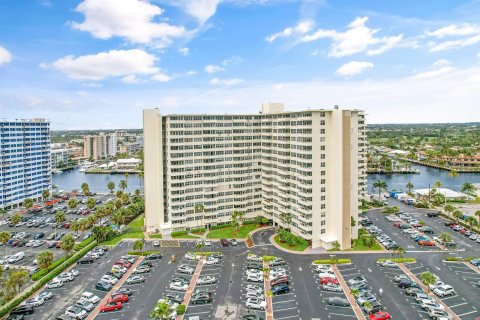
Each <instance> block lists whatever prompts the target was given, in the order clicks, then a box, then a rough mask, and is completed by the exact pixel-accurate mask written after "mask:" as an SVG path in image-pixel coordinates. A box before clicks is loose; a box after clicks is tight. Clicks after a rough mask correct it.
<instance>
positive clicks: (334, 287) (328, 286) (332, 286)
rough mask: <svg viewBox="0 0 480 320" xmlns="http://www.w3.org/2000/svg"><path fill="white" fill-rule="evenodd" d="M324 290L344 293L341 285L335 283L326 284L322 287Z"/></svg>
mask: <svg viewBox="0 0 480 320" xmlns="http://www.w3.org/2000/svg"><path fill="white" fill-rule="evenodd" d="M322 290H324V291H332V292H342V291H343V289H342V287H341V286H340V285H338V284H335V283H325V284H323V285H322Z"/></svg>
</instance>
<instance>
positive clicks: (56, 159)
mask: <svg viewBox="0 0 480 320" xmlns="http://www.w3.org/2000/svg"><path fill="white" fill-rule="evenodd" d="M81 151H82V148H79V147H75V148H62V149H52V150H51V155H52V170H54V169H61V168H63V167H66V166H69V165H70V164H71V162H72V159H73V158H74V157H76V155H78V152H81Z"/></svg>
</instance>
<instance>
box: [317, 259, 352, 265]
mask: <svg viewBox="0 0 480 320" xmlns="http://www.w3.org/2000/svg"><path fill="white" fill-rule="evenodd" d="M347 263H352V260H351V259H322V260H314V261H313V264H347Z"/></svg>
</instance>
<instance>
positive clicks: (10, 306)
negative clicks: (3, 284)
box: [0, 242, 97, 317]
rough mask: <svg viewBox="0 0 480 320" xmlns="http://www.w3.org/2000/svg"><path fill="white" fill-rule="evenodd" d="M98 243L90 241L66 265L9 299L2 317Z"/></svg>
mask: <svg viewBox="0 0 480 320" xmlns="http://www.w3.org/2000/svg"><path fill="white" fill-rule="evenodd" d="M96 245H97V244H96V243H95V242H93V243H90V244H89V245H88V246H87V247H85V248H83V249H82V250H81V251H79V252H77V253H75V254H74V255H72V256H71V257H70V258H68V259H67V261H66V262H65V265H64V266H63V265H60V266H59V267H57V268H55V269H53V270H52V271H51V272H50V273H48V274H46V275H45V276H44V277H42V278H41V279H40V280H38V282H36V283H35V284H34V285H32V286H31V287H30V289H29V290H27V291H25V292H24V293H23V294H21V295H19V296H17V297H16V298H14V299H13V300H11V301H9V302H8V303H7V304H5V305H4V306H3V307H2V308H1V309H0V317H3V316H5V315H7V314H8V313H9V312H10V311H11V310H12V309H13V308H15V307H16V306H17V305H19V304H20V303H21V302H22V301H24V300H26V299H27V298H28V297H30V296H31V295H32V294H33V293H35V292H36V291H37V290H39V289H40V288H42V287H43V286H44V285H45V284H47V283H48V282H50V281H51V280H52V279H53V278H55V277H56V276H58V275H59V274H60V273H62V272H63V270H64V269H65V268H67V267H68V266H70V265H72V264H73V263H75V262H77V261H78V260H79V259H80V258H81V257H83V256H84V255H85V254H86V253H87V252H88V251H90V250H91V249H93V248H94V247H95V246H96ZM57 261H58V260H57ZM42 271H43V270H42ZM37 273H38V272H37ZM37 273H36V274H37ZM36 274H35V275H36ZM32 279H33V277H32Z"/></svg>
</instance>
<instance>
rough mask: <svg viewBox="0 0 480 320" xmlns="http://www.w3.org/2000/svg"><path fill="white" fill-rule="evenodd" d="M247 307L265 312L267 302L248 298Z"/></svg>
mask: <svg viewBox="0 0 480 320" xmlns="http://www.w3.org/2000/svg"><path fill="white" fill-rule="evenodd" d="M246 305H247V308H248V309H259V310H265V307H266V306H267V303H266V302H265V300H261V299H258V298H248V299H247V302H246Z"/></svg>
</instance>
